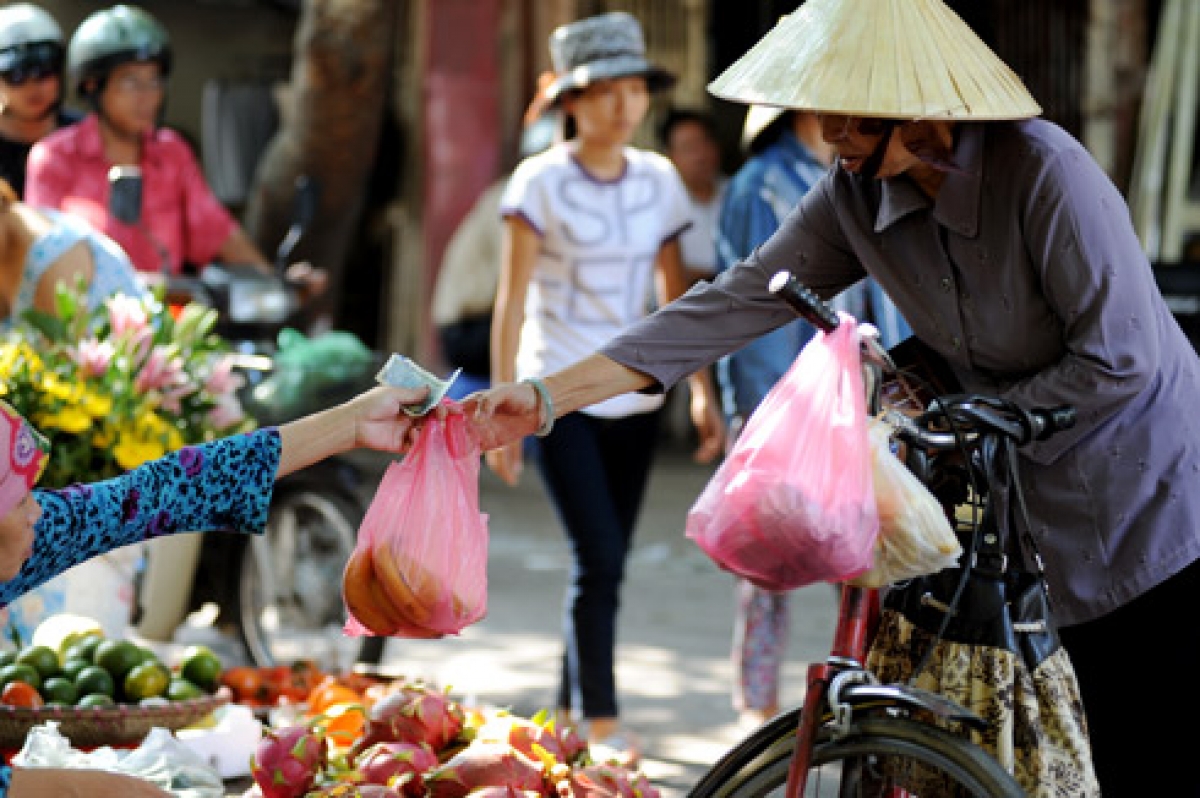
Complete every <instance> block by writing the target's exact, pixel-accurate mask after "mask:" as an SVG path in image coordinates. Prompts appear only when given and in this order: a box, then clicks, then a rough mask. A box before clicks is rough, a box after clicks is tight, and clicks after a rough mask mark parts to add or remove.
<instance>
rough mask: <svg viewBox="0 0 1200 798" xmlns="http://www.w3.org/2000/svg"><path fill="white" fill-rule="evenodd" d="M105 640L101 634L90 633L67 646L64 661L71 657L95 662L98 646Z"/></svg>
mask: <svg viewBox="0 0 1200 798" xmlns="http://www.w3.org/2000/svg"><path fill="white" fill-rule="evenodd" d="M103 642H104V637H103V636H101V635H88V636H87V637H84V638H83V639H82V640H79V641H78V642H75V643H72V644H71V645H70V646H68V647H67V650H66V651H65V652H64V654H63V662H66V661H67V660H70V659H85V660H87V661H88V662H90V663H92V664H95V656H96V647H97V646H99V645H100V644H101V643H103Z"/></svg>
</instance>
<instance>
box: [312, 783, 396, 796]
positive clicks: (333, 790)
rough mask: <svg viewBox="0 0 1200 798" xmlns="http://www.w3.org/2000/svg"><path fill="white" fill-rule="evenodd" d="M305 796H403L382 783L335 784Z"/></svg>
mask: <svg viewBox="0 0 1200 798" xmlns="http://www.w3.org/2000/svg"><path fill="white" fill-rule="evenodd" d="M305 798H401V795H400V793H399V792H398V791H396V790H393V789H392V788H391V787H385V786H383V785H382V784H333V785H330V786H328V787H322V788H321V789H319V790H314V791H312V792H310V793H307V794H306V795H305Z"/></svg>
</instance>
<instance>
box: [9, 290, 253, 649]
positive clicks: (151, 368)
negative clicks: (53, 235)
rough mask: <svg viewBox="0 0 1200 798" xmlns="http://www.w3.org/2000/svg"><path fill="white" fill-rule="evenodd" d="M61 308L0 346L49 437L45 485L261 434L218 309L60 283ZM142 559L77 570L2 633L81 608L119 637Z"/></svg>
mask: <svg viewBox="0 0 1200 798" xmlns="http://www.w3.org/2000/svg"><path fill="white" fill-rule="evenodd" d="M55 301H56V311H57V312H56V313H55V314H48V313H43V312H39V311H27V312H26V313H25V314H23V315H22V316H21V317H20V318H19V319H18V320H17V321H16V324H15V325H14V326H13V328H12V329H11V330H10V331H8V332H7V333H6V334H5V335H4V336H3V337H2V338H0V398H3V399H4V400H5V401H6V402H8V403H9V404H10V405H12V406H13V407H14V408H15V409H16V410H17V411H18V412H20V413H21V414H22V415H24V416H25V417H26V418H27V419H29V421H30V422H31V423H32V424H33V425H34V426H35V427H37V428H38V429H39V430H40V431H41V433H42V434H43V435H44V436H45V437H46V438H47V439H48V440H49V441H50V445H51V450H50V457H49V461H48V463H47V465H46V470H45V473H44V474H43V475H42V479H41V482H40V485H41V486H42V487H46V488H60V487H64V486H67V485H70V484H73V483H83V482H95V481H99V480H103V479H109V478H111V477H115V476H118V475H119V474H121V473H123V472H125V471H127V470H129V469H131V468H135V467H137V466H139V465H141V464H142V463H145V462H147V461H149V460H154V459H156V458H159V457H161V456H163V455H164V454H166V453H168V452H170V451H174V450H176V449H180V448H182V447H183V446H186V445H189V444H195V443H201V442H204V441H209V440H213V439H214V438H217V437H221V436H225V435H230V434H234V433H237V432H242V431H247V430H250V429H252V428H253V427H254V421H253V420H252V419H251V418H249V417H248V416H247V415H246V413H245V412H244V411H243V409H242V405H241V402H240V400H239V398H238V389H239V388H240V387H241V384H242V377H241V375H239V374H237V373H236V372H235V371H234V362H235V361H234V358H233V353H232V352H231V350H230V347H229V345H228V344H227V343H226V342H225V341H224V340H222V339H221V338H220V337H219V336H217V335H216V334H215V333H214V332H213V327H214V325H215V323H216V312H215V311H214V310H212V309H210V308H206V307H203V306H201V305H196V304H191V305H187V306H185V307H183V308H182V309H180V310H179V312H178V313H173V312H171V311H169V310H168V309H167V307H166V306H165V305H164V303H163V302H162V301H161V300H160V299H159V298H158V297H156V296H154V295H146V296H145V297H131V296H126V295H123V294H117V295H114V296H112V297H110V298H108V299H107V300H106V301H105V302H104V303H103V304H102V305H100V306H98V307H96V308H94V309H89V307H88V303H87V295H86V291H85V287H84V286H83V285H82V284H79V285H77V286H76V287H74V288H68V287H65V286H62V285H60V286H59V288H58V291H57V294H56V297H55ZM139 556H140V552H139V551H138V548H137V547H127V548H125V549H120V550H117V551H115V552H112V553H110V554H106V555H103V556H102V557H100V558H97V559H95V560H92V561H90V562H88V563H85V564H83V565H80V566H76V568H73V569H71V570H70V571H68V572H67V573H65V574H63V575H62V576H60V577H58V578H56V579H54V580H52V581H51V582H49V583H48V584H47V585H45V586H43V587H41V588H39V589H37V590H35V591H33V592H31V593H30V594H28V595H26V596H25V597H23V598H22V599H21V600H20V601H17V602H15V603H14V604H13V605H12V606H11V607H10V608H9V610H10V611H11V614H10V615H9V617H8V619H7V623H6V624H5V625H6V626H9V627H13V628H15V629H16V630H17V631H18V632H20V633H22V634H23V635H25V636H26V637H27V636H28V634H30V633H31V631H32V629H33V628H34V627H36V625H37V623H38V622H39V621H40V620H42V619H43V618H45V617H48V616H49V615H52V614H55V613H58V612H65V611H69V610H72V609H77V610H78V611H80V612H83V613H86V614H90V615H93V616H95V613H97V612H101V613H106V614H107V615H105V616H103V617H97V620H99V621H101V623H103V625H104V626H105V629H106V631H107V632H109V633H110V634H112V635H114V636H119V635H120V634H121V632H122V631H123V630H124V628H125V626H126V624H127V623H128V608H129V606H130V604H131V602H132V572H133V569H134V567H135V565H136V562H137V560H138V558H139ZM85 571H86V573H85ZM114 599H115V600H114Z"/></svg>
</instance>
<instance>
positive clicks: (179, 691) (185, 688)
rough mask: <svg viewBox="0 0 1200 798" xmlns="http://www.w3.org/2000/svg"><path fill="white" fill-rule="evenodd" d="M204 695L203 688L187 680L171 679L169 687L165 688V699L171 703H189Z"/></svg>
mask: <svg viewBox="0 0 1200 798" xmlns="http://www.w3.org/2000/svg"><path fill="white" fill-rule="evenodd" d="M205 695H207V693H205V692H204V690H203V688H201V687H200V686H199V685H196V684H193V683H192V682H189V681H188V680H187V679H172V680H171V684H170V686H169V687H167V698H169V699H171V700H172V701H191V700H192V699H195V698H203V697H204V696H205Z"/></svg>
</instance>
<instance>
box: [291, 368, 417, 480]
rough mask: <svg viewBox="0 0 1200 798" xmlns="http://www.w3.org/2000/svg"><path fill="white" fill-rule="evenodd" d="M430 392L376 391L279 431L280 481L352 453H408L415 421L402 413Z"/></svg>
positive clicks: (410, 390) (294, 422) (406, 389)
mask: <svg viewBox="0 0 1200 798" xmlns="http://www.w3.org/2000/svg"><path fill="white" fill-rule="evenodd" d="M427 392H428V389H427V388H420V389H408V388H375V389H374V390H371V391H367V392H366V393H364V394H361V395H359V396H357V397H355V398H354V399H351V400H350V401H349V402H346V403H345V404H343V405H338V406H337V407H331V408H330V409H328V410H324V411H321V412H319V413H314V414H312V415H310V416H305V417H304V418H301V419H297V420H296V421H292V422H289V423H287V424H284V425H283V426H281V427H280V428H279V441H280V452H279V470H278V471H277V472H276V478H279V477H284V476H287V475H288V474H290V473H292V472H293V471H298V470H299V469H301V468H304V467H305V466H309V465H312V464H313V463H315V462H317V461H319V460H324V459H325V458H327V457H332V456H333V455H336V454H341V453H343V452H347V451H350V450H351V449H376V450H379V451H385V452H393V453H399V452H402V451H404V450H405V449H407V448H408V446H409V444H410V443H411V441H410V437H409V436H410V434H411V433H412V431H413V420H412V419H411V418H409V417H408V416H407V415H405V413H404V412H403V410H402V409H401V408H403V407H404V406H405V405H410V404H417V403H419V402H421V401H422V400H423V399H424V398H425V396H426V394H427Z"/></svg>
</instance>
